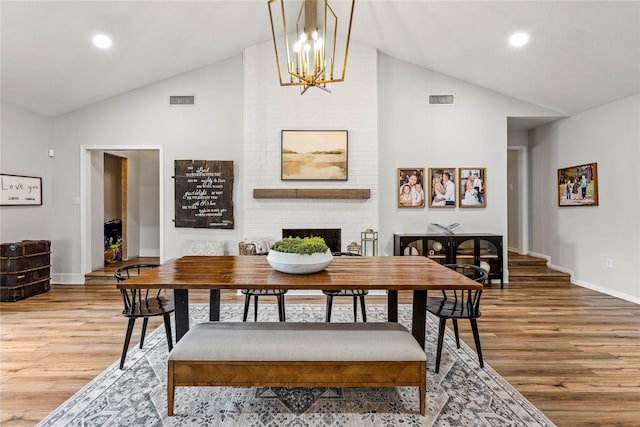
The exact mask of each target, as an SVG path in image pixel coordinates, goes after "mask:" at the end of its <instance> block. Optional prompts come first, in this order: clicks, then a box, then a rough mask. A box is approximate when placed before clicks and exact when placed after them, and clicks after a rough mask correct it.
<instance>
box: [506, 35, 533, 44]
mask: <svg viewBox="0 0 640 427" xmlns="http://www.w3.org/2000/svg"><path fill="white" fill-rule="evenodd" d="M528 42H529V35H528V34H526V33H515V34H513V35H512V36H511V37H509V44H510V45H511V46H514V47H520V46H524V45H525V44H527V43H528Z"/></svg>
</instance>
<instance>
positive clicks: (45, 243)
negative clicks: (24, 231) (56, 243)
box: [0, 240, 51, 301]
mask: <svg viewBox="0 0 640 427" xmlns="http://www.w3.org/2000/svg"><path fill="white" fill-rule="evenodd" d="M50 280H51V242H50V241H49V240H23V241H21V242H15V243H3V244H2V245H0V301H18V300H21V299H24V298H27V297H30V296H32V295H36V294H40V293H43V292H47V291H48V290H49V288H50Z"/></svg>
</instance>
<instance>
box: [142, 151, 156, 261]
mask: <svg viewBox="0 0 640 427" xmlns="http://www.w3.org/2000/svg"><path fill="white" fill-rule="evenodd" d="M158 154H159V153H158V151H155V150H145V151H140V152H138V157H139V161H140V186H139V194H138V202H139V209H140V214H139V225H140V256H155V257H157V256H160V233H159V232H158V231H159V228H160V212H159V206H160V191H159V188H158V177H159V174H160V170H159V163H158V158H159V156H158Z"/></svg>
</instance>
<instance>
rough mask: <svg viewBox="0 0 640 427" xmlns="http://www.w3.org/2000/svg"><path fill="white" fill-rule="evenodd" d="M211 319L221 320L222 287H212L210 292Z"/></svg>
mask: <svg viewBox="0 0 640 427" xmlns="http://www.w3.org/2000/svg"><path fill="white" fill-rule="evenodd" d="M209 320H210V321H211V322H218V321H220V289H211V291H210V292H209Z"/></svg>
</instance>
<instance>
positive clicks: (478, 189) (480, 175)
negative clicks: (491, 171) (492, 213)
mask: <svg viewBox="0 0 640 427" xmlns="http://www.w3.org/2000/svg"><path fill="white" fill-rule="evenodd" d="M458 182H459V183H460V187H459V189H460V190H459V191H460V207H461V208H486V207H487V169H486V168H460V170H459V176H458Z"/></svg>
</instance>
